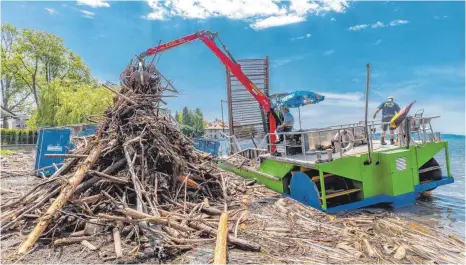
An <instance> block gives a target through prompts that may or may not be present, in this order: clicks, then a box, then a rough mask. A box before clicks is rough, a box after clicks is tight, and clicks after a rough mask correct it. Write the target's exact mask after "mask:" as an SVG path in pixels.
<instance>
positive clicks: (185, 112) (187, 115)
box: [182, 107, 192, 126]
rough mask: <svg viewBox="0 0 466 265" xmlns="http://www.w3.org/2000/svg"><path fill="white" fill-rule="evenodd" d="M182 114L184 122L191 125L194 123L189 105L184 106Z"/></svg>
mask: <svg viewBox="0 0 466 265" xmlns="http://www.w3.org/2000/svg"><path fill="white" fill-rule="evenodd" d="M182 115H183V116H182V117H183V123H182V124H184V125H189V126H191V125H192V124H191V115H190V113H189V110H188V108H187V107H184V108H183V114H182Z"/></svg>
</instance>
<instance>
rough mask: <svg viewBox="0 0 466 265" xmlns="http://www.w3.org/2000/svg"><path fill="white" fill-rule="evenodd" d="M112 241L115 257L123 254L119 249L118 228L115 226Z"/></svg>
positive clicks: (119, 237)
mask: <svg viewBox="0 0 466 265" xmlns="http://www.w3.org/2000/svg"><path fill="white" fill-rule="evenodd" d="M113 242H114V243H115V254H116V257H117V258H121V256H123V251H122V250H121V236H120V230H118V228H117V227H115V228H113Z"/></svg>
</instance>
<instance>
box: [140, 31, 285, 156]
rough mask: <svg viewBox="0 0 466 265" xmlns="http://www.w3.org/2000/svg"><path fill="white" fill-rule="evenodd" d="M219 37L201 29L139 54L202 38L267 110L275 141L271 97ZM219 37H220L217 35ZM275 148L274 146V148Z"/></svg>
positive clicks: (148, 53)
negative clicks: (256, 83)
mask: <svg viewBox="0 0 466 265" xmlns="http://www.w3.org/2000/svg"><path fill="white" fill-rule="evenodd" d="M216 37H217V34H216V33H213V32H210V31H206V30H201V31H198V32H196V33H193V34H190V35H187V36H185V37H182V38H179V39H176V40H174V41H170V42H167V43H164V44H160V45H158V46H155V47H152V48H149V49H147V51H145V52H143V53H141V54H140V55H139V56H140V57H141V58H144V57H146V56H150V55H154V54H156V53H159V52H164V51H166V50H168V49H171V48H175V47H178V46H180V45H182V44H185V43H189V42H191V41H194V40H198V39H199V40H202V41H203V42H204V44H205V45H207V47H209V49H210V50H211V51H212V52H213V53H214V54H215V55H216V56H217V57H218V58H219V59H220V61H221V62H222V63H223V65H225V67H226V68H227V69H228V70H229V71H230V72H231V73H232V74H233V75H234V76H235V77H236V78H237V79H238V80H239V81H240V82H241V84H242V85H243V86H244V87H245V88H246V89H247V90H248V91H249V93H251V95H252V96H253V97H254V98H255V99H256V100H257V102H259V104H260V105H261V107H262V108H263V109H264V110H265V111H266V113H267V116H268V119H269V132H270V133H271V141H272V142H275V140H276V138H275V134H274V133H275V129H276V120H275V116H274V115H273V114H272V113H271V112H272V111H273V110H272V104H271V102H270V100H269V98H268V97H267V96H266V95H265V94H264V93H262V91H260V90H259V89H258V88H257V87H256V85H254V83H253V82H252V81H251V80H249V78H248V77H247V76H246V75H245V74H244V73H243V71H242V70H241V66H240V65H239V64H238V63H237V62H236V61H235V59H234V58H233V56H232V55H231V54H230V52H229V51H228V49H227V48H226V47H225V45H223V44H222V46H223V48H224V50H225V52H226V53H227V54H225V52H223V51H222V50H221V49H220V48H219V47H218V46H217V43H216V42H215V38H216ZM217 38H218V37H217ZM273 149H274V148H273Z"/></svg>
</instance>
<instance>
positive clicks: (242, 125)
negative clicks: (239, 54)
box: [226, 57, 270, 138]
mask: <svg viewBox="0 0 466 265" xmlns="http://www.w3.org/2000/svg"><path fill="white" fill-rule="evenodd" d="M237 62H238V64H239V65H240V66H241V70H243V73H244V74H245V75H246V76H247V77H248V78H249V79H250V80H251V81H252V82H254V84H255V85H256V87H257V88H258V89H259V90H260V91H261V92H262V93H264V94H265V95H266V96H267V97H268V96H269V92H270V91H269V59H268V57H266V58H265V59H241V60H237ZM226 82H227V102H228V119H229V120H228V122H229V129H230V135H235V136H236V137H239V138H249V137H251V136H252V135H253V134H254V135H255V136H262V135H265V134H266V133H267V132H268V123H267V122H268V121H267V116H266V114H265V113H264V111H263V109H262V108H261V105H260V104H259V103H258V102H257V100H256V99H255V98H254V97H253V96H252V95H251V93H249V92H248V91H247V90H245V89H244V87H243V85H242V84H241V82H240V80H238V78H237V77H236V76H235V75H234V74H232V73H231V72H230V71H229V70H228V69H227V70H226Z"/></svg>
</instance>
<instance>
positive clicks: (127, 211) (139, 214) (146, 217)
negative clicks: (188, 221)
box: [124, 208, 194, 232]
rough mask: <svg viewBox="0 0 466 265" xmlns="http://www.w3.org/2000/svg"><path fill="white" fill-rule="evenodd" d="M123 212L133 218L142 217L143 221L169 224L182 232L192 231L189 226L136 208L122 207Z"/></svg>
mask: <svg viewBox="0 0 466 265" xmlns="http://www.w3.org/2000/svg"><path fill="white" fill-rule="evenodd" d="M124 214H125V215H127V216H130V217H132V218H134V219H143V220H144V221H147V222H151V223H155V224H160V225H166V226H169V227H171V228H174V229H176V230H179V231H183V232H189V231H194V230H193V229H191V228H189V227H187V226H183V225H180V224H178V223H176V222H171V221H170V220H168V219H167V218H165V217H156V216H152V215H150V214H147V213H143V212H140V211H136V210H134V209H131V208H125V209H124Z"/></svg>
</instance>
